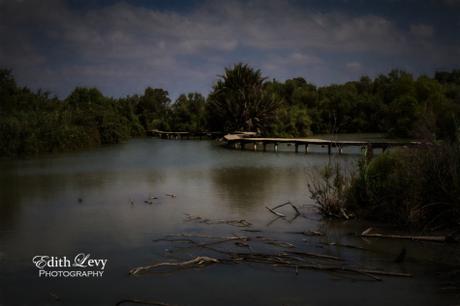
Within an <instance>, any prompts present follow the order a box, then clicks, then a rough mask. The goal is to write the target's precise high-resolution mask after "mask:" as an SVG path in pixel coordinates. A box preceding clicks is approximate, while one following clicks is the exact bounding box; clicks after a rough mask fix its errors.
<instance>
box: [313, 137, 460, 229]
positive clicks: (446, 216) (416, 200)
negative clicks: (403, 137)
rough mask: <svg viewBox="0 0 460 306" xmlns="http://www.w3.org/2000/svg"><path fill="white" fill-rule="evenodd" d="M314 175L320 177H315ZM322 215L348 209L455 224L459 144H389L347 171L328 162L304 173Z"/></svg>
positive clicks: (419, 224)
mask: <svg viewBox="0 0 460 306" xmlns="http://www.w3.org/2000/svg"><path fill="white" fill-rule="evenodd" d="M318 177H319V179H318ZM308 189H309V191H310V194H311V198H312V199H313V200H315V202H316V203H317V204H318V207H319V211H320V213H321V214H322V215H324V216H327V217H337V218H343V217H345V218H348V217H349V216H351V215H354V216H357V217H359V218H363V219H369V220H377V221H381V222H388V223H392V224H398V225H401V226H410V227H414V228H420V229H424V230H435V229H440V228H443V227H445V228H451V227H458V226H459V224H460V145H459V144H444V145H439V146H432V147H426V148H419V149H399V150H391V151H387V152H386V153H383V154H381V155H378V156H377V157H375V158H374V159H373V160H372V161H370V162H368V163H367V162H366V161H365V159H362V160H361V161H360V162H359V164H358V167H357V169H356V170H355V171H353V172H349V173H346V172H345V170H344V169H343V167H340V166H339V165H338V164H335V165H332V164H328V165H327V166H326V167H325V168H324V169H322V171H321V172H320V173H319V176H318V175H315V176H312V177H311V178H310V179H309V184H308Z"/></svg>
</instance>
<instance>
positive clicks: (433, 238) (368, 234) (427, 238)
mask: <svg viewBox="0 0 460 306" xmlns="http://www.w3.org/2000/svg"><path fill="white" fill-rule="evenodd" d="M372 230H373V228H372V227H369V228H368V229H366V230H365V231H363V232H362V233H361V237H366V238H390V239H407V240H417V241H431V242H454V241H455V240H454V239H453V238H452V237H450V236H410V235H386V234H377V233H373V234H371V231H372Z"/></svg>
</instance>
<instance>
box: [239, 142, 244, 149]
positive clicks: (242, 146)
mask: <svg viewBox="0 0 460 306" xmlns="http://www.w3.org/2000/svg"><path fill="white" fill-rule="evenodd" d="M240 150H244V142H242V141H241V142H240Z"/></svg>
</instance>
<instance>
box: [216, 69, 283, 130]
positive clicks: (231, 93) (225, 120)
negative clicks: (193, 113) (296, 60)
mask: <svg viewBox="0 0 460 306" xmlns="http://www.w3.org/2000/svg"><path fill="white" fill-rule="evenodd" d="M265 80H266V78H264V77H262V75H261V72H260V70H255V69H253V68H251V67H249V66H248V65H246V64H242V63H239V64H236V65H234V66H233V67H231V68H226V69H225V73H224V75H223V76H221V77H220V79H219V80H218V81H217V82H216V84H215V85H214V87H213V91H212V93H211V94H210V95H209V107H208V111H209V115H210V125H211V127H212V128H214V129H218V130H223V131H226V132H231V131H235V130H246V131H256V130H258V131H262V132H263V131H264V130H266V127H267V125H268V124H270V121H271V120H272V119H273V117H274V115H275V112H276V110H277V108H278V107H279V104H280V103H279V101H278V100H277V99H276V97H275V95H272V94H268V93H267V92H266V91H264V84H265Z"/></svg>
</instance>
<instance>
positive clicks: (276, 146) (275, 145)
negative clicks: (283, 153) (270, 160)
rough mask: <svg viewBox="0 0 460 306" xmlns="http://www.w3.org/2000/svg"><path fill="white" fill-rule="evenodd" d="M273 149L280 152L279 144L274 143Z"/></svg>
mask: <svg viewBox="0 0 460 306" xmlns="http://www.w3.org/2000/svg"><path fill="white" fill-rule="evenodd" d="M273 149H274V150H275V152H278V143H277V142H275V143H274V146H273Z"/></svg>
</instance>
